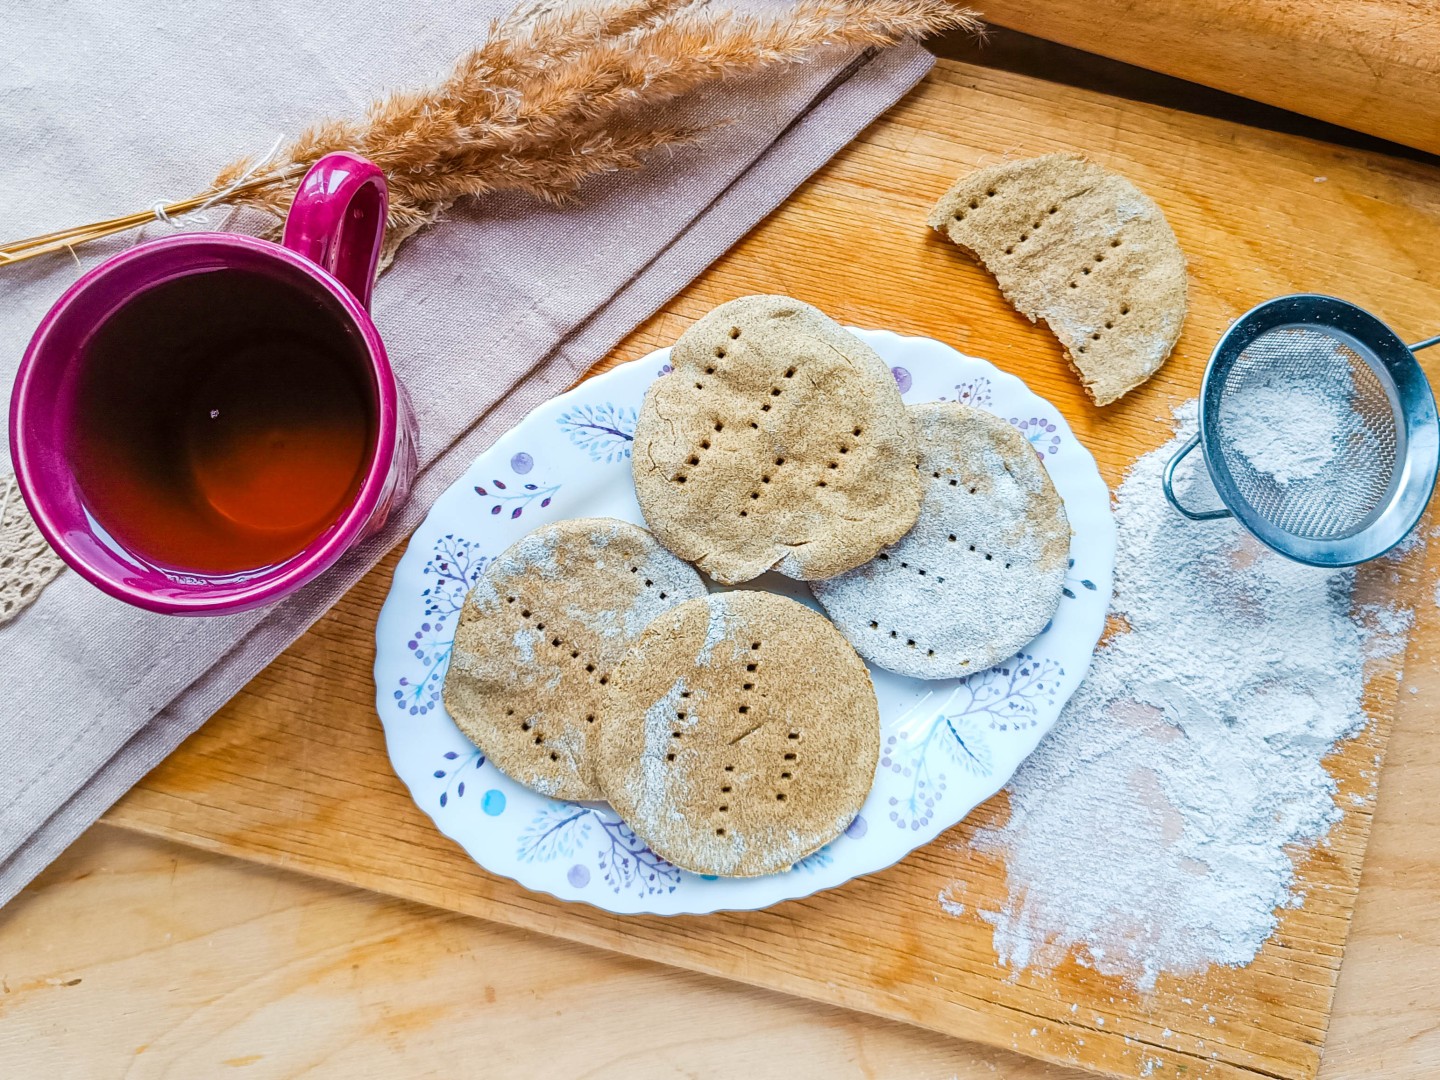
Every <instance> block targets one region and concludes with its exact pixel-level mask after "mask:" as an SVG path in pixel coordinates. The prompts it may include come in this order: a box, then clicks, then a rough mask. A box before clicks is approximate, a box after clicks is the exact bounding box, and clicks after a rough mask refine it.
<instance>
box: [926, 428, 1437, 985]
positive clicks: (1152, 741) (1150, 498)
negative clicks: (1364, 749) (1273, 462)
mask: <svg viewBox="0 0 1440 1080" xmlns="http://www.w3.org/2000/svg"><path fill="white" fill-rule="evenodd" d="M1177 418H1178V419H1179V421H1180V428H1181V431H1180V434H1179V435H1178V436H1177V438H1176V440H1175V441H1174V442H1172V443H1171V444H1170V445H1169V446H1166V447H1162V448H1161V449H1160V450H1157V451H1155V452H1154V453H1152V454H1148V455H1146V456H1145V457H1143V458H1141V459H1140V460H1139V461H1138V462H1137V463H1136V465H1135V467H1134V469H1133V470H1132V471H1131V473H1130V475H1129V476H1128V477H1127V478H1126V480H1125V483H1124V484H1123V486H1122V487H1121V489H1120V491H1119V494H1118V498H1117V504H1116V511H1115V517H1116V524H1117V526H1118V530H1119V550H1118V553H1117V558H1116V574H1115V596H1114V600H1113V604H1112V612H1113V614H1114V615H1115V616H1117V617H1118V618H1119V619H1120V620H1123V623H1124V624H1128V632H1127V631H1126V630H1125V629H1124V628H1123V626H1122V628H1121V629H1120V630H1119V631H1118V632H1117V633H1116V634H1115V635H1114V636H1113V638H1112V639H1111V640H1110V641H1109V642H1108V643H1107V644H1106V645H1105V646H1103V647H1102V648H1101V649H1100V650H1099V651H1098V652H1097V653H1096V656H1095V659H1094V662H1093V664H1092V666H1091V669H1090V672H1089V674H1088V675H1087V677H1086V679H1085V682H1084V683H1083V684H1082V685H1081V687H1080V689H1079V690H1078V691H1077V692H1076V694H1075V696H1074V698H1073V699H1072V700H1071V702H1070V704H1069V705H1068V706H1067V707H1066V709H1065V711H1064V713H1063V714H1062V715H1061V717H1060V719H1059V720H1058V722H1057V723H1056V725H1055V728H1054V730H1052V731H1051V732H1050V734H1049V735H1047V736H1046V738H1045V739H1044V741H1043V742H1042V743H1041V744H1040V746H1039V748H1038V749H1037V750H1036V752H1035V753H1034V754H1033V755H1032V756H1031V757H1030V758H1029V759H1028V760H1027V761H1026V762H1025V763H1024V764H1023V765H1022V766H1021V767H1020V769H1019V771H1018V772H1016V774H1015V776H1014V778H1013V779H1012V781H1011V783H1010V787H1009V790H1010V807H1011V815H1010V820H1009V821H1008V822H1007V823H1006V824H1005V825H1002V826H997V827H993V828H988V829H984V830H981V831H980V832H979V833H978V834H977V836H976V837H975V840H974V841H973V842H974V844H975V846H976V847H977V849H979V850H981V851H985V852H990V853H1000V854H1003V857H1004V859H1005V861H1006V864H1007V867H1008V881H1009V898H1008V901H1007V902H1006V903H1005V905H1004V906H1003V907H1002V908H1001V909H1000V910H998V911H993V910H984V909H982V910H981V912H980V914H981V915H982V916H983V917H984V918H985V919H986V920H987V921H989V922H990V923H991V924H992V925H993V927H994V945H995V949H996V952H997V953H998V955H999V957H1000V959H1001V961H1002V962H1003V963H1005V964H1006V965H1007V966H1009V967H1011V968H1012V969H1016V970H1018V969H1020V968H1027V967H1028V968H1037V969H1041V970H1047V969H1050V968H1052V967H1054V966H1055V965H1057V964H1058V963H1059V962H1060V961H1061V960H1062V959H1063V958H1065V957H1066V956H1068V955H1072V954H1073V955H1074V956H1076V957H1077V958H1078V959H1079V961H1080V962H1081V963H1083V964H1086V965H1089V966H1091V967H1092V968H1094V969H1095V970H1097V971H1099V972H1101V973H1102V974H1106V975H1115V976H1119V977H1122V978H1124V979H1126V980H1127V981H1129V982H1131V983H1133V984H1134V985H1136V986H1138V987H1139V988H1141V989H1148V988H1151V987H1153V985H1154V983H1155V979H1156V977H1157V976H1158V975H1159V974H1160V973H1161V972H1169V973H1175V974H1187V973H1194V972H1199V971H1203V970H1204V969H1205V968H1207V967H1209V966H1210V965H1212V964H1230V965H1242V964H1245V963H1248V962H1249V961H1250V960H1252V959H1253V958H1254V957H1255V955H1256V953H1257V952H1258V951H1259V949H1260V947H1261V945H1263V944H1264V942H1265V939H1266V938H1268V937H1269V936H1270V934H1271V933H1272V931H1273V930H1274V929H1275V926H1276V916H1275V911H1276V909H1277V908H1283V907H1286V906H1291V905H1294V904H1297V903H1299V902H1300V901H1299V898H1298V897H1296V896H1294V895H1293V893H1292V884H1293V879H1294V872H1293V866H1292V863H1291V855H1290V851H1291V846H1292V845H1296V844H1303V843H1307V842H1314V841H1316V840H1318V839H1320V838H1321V837H1323V836H1324V835H1325V833H1326V832H1327V830H1328V829H1329V828H1330V826H1331V825H1332V824H1333V823H1334V822H1335V821H1336V820H1338V819H1339V817H1340V811H1339V809H1338V808H1337V806H1336V801H1335V797H1336V786H1335V783H1334V781H1333V779H1332V778H1331V777H1330V775H1329V773H1327V772H1326V770H1325V769H1324V767H1323V765H1322V761H1323V759H1324V757H1325V756H1326V754H1327V753H1329V751H1330V750H1331V749H1332V748H1333V747H1334V745H1335V743H1336V742H1337V741H1338V740H1341V739H1344V738H1346V737H1348V736H1351V735H1354V734H1355V733H1356V732H1357V731H1358V730H1359V729H1360V728H1361V727H1362V725H1363V724H1364V722H1365V717H1364V713H1363V712H1362V710H1361V701H1362V695H1363V691H1364V677H1365V664H1366V659H1367V656H1369V657H1373V656H1375V655H1383V654H1384V653H1385V651H1386V650H1392V651H1393V650H1394V649H1395V648H1397V647H1401V645H1403V636H1404V633H1405V631H1406V629H1408V626H1409V619H1408V617H1407V614H1405V613H1399V612H1394V611H1390V610H1382V609H1375V610H1368V609H1367V610H1365V611H1363V612H1362V613H1361V615H1360V618H1358V619H1355V618H1352V617H1351V600H1350V594H1351V584H1352V581H1353V571H1342V572H1338V573H1337V572H1327V571H1324V570H1317V569H1313V568H1311V567H1306V566H1302V565H1300V564H1298V563H1294V562H1290V561H1288V560H1286V559H1283V558H1281V557H1280V556H1278V555H1275V554H1274V553H1272V552H1270V551H1269V550H1268V549H1266V548H1264V547H1262V546H1261V545H1259V544H1258V543H1256V542H1255V541H1253V540H1251V539H1250V538H1249V537H1247V536H1246V535H1245V534H1244V533H1243V532H1242V531H1241V530H1239V529H1237V528H1236V526H1235V524H1234V523H1233V522H1230V521H1221V522H1204V523H1201V522H1190V521H1187V520H1186V519H1184V518H1182V517H1181V516H1180V515H1179V514H1177V513H1175V512H1174V511H1173V510H1172V509H1171V508H1170V507H1169V506H1168V504H1167V503H1166V501H1165V498H1164V495H1163V494H1162V492H1161V486H1160V474H1161V472H1162V470H1163V469H1164V467H1165V463H1166V462H1167V460H1168V459H1169V457H1170V455H1171V454H1172V453H1173V452H1174V450H1175V449H1176V448H1177V447H1178V446H1179V445H1180V443H1181V441H1182V440H1183V439H1185V438H1186V437H1188V435H1189V434H1190V433H1192V432H1193V431H1194V430H1195V408H1194V403H1193V402H1192V403H1191V404H1190V405H1187V406H1185V407H1183V408H1182V409H1181V410H1179V411H1178V412H1177ZM1180 485H1181V488H1182V491H1183V489H1184V488H1185V487H1186V486H1187V485H1188V486H1189V487H1190V488H1191V490H1189V491H1188V492H1184V495H1185V497H1186V498H1187V501H1191V502H1194V503H1196V504H1203V502H1204V500H1205V499H1206V498H1210V499H1213V498H1214V494H1213V490H1211V491H1206V490H1205V489H1206V488H1208V487H1209V481H1208V478H1206V477H1204V476H1203V474H1198V473H1196V472H1193V471H1192V472H1189V473H1188V474H1187V475H1186V476H1185V477H1184V478H1182V479H1181V480H1180ZM1397 640H1398V641H1399V642H1400V643H1401V645H1397ZM963 892H964V886H963V883H961V882H956V883H955V885H954V886H952V887H951V889H948V890H946V893H947V894H949V895H958V894H963ZM942 895H945V894H942Z"/></svg>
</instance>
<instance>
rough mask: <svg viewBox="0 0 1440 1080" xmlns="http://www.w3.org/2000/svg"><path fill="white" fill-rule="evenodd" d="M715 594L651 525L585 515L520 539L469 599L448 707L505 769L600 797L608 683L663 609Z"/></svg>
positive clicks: (544, 786)
mask: <svg viewBox="0 0 1440 1080" xmlns="http://www.w3.org/2000/svg"><path fill="white" fill-rule="evenodd" d="M704 595H705V585H704V583H703V582H702V581H701V580H700V575H699V574H697V573H696V572H695V571H694V569H692V568H691V567H689V566H687V565H685V564H684V563H683V562H681V561H680V560H679V559H677V558H675V556H674V555H671V554H670V553H669V552H668V551H666V550H665V549H664V548H663V547H661V546H660V545H659V544H657V543H656V542H655V538H654V537H653V536H651V535H650V534H649V533H647V532H646V531H645V530H644V529H642V528H640V527H638V526H636V525H631V524H629V523H628V522H624V521H616V520H614V519H612V518H577V519H574V520H571V521H562V522H559V523H558V524H555V525H546V526H543V527H541V528H539V529H536V530H535V531H534V532H532V533H530V534H529V535H528V536H524V537H521V538H520V539H519V540H517V541H516V542H515V543H514V544H512V545H511V546H510V547H509V548H507V549H506V550H505V551H504V552H502V553H501V554H500V555H499V556H498V557H497V558H496V559H495V560H494V561H493V562H491V563H490V565H489V566H487V567H486V568H485V573H484V575H483V576H482V577H481V578H480V580H479V581H478V582H477V583H476V585H475V587H474V588H473V589H472V590H470V595H469V596H467V597H466V598H465V606H464V609H463V610H462V611H461V614H460V622H459V625H458V626H456V628H455V647H454V650H453V652H452V653H451V656H450V670H449V672H447V674H446V676H445V708H446V710H447V711H448V712H449V713H450V715H451V717H453V718H454V720H455V723H456V724H458V725H459V727H460V730H461V731H463V732H464V733H465V735H466V736H467V737H468V738H469V739H470V740H471V741H472V742H474V743H475V745H476V746H478V747H479V748H480V749H481V750H483V751H484V752H485V755H486V756H487V757H488V758H489V759H490V760H491V761H493V762H494V763H495V765H496V767H497V768H499V769H500V771H501V772H503V773H505V774H506V775H507V776H509V777H510V778H511V779H512V780H515V781H517V782H519V783H521V784H524V785H525V786H526V787H528V788H531V789H532V790H534V791H538V792H540V794H542V795H549V796H552V797H554V798H558V799H598V798H600V789H599V788H598V787H597V786H596V783H595V774H594V767H593V764H592V754H591V743H592V740H593V736H594V731H595V728H596V727H598V724H597V720H598V718H599V717H600V714H601V701H602V700H603V698H604V697H605V691H606V685H607V684H608V683H609V682H610V679H611V676H612V674H613V672H614V670H615V667H616V665H617V664H619V663H620V661H621V660H622V659H623V658H624V656H625V654H626V653H627V652H628V651H629V649H630V646H631V645H632V644H633V643H634V642H635V641H636V640H637V639H638V638H639V637H640V634H641V632H642V631H643V630H644V629H645V627H646V626H647V625H648V624H649V623H650V620H652V619H653V618H655V617H656V616H657V615H660V614H661V613H663V612H665V611H667V610H669V609H671V608H673V607H675V605H676V604H679V603H682V602H683V601H686V600H692V599H695V598H696V597H702V596H704Z"/></svg>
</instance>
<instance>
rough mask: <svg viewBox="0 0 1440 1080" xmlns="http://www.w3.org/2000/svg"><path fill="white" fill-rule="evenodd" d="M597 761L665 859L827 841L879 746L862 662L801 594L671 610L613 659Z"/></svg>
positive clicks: (761, 856) (728, 869)
mask: <svg viewBox="0 0 1440 1080" xmlns="http://www.w3.org/2000/svg"><path fill="white" fill-rule="evenodd" d="M610 690H611V694H610V698H609V700H608V702H607V704H606V712H605V718H604V721H603V723H602V724H601V727H600V735H599V739H598V743H599V752H598V754H597V755H596V774H597V776H598V777H599V779H600V786H601V788H602V789H603V790H604V792H605V797H606V798H607V799H609V800H610V804H611V805H612V806H614V808H615V810H616V811H617V812H618V813H619V814H620V816H621V817H622V818H624V819H625V821H626V822H628V823H629V825H630V827H631V828H632V829H634V830H635V834H636V835H637V836H639V837H640V838H641V839H642V840H644V841H645V843H647V844H649V845H650V847H651V849H652V850H653V851H655V852H656V853H657V854H658V855H660V856H661V857H663V858H665V859H668V860H669V861H670V862H672V863H674V864H675V865H676V866H680V867H683V868H684V869H686V870H692V871H694V872H695V873H699V874H723V875H725V876H728V877H755V876H758V875H760V874H772V873H776V872H778V871H780V870H785V869H787V868H788V867H790V866H791V865H793V864H794V863H795V861H796V860H798V859H802V858H804V857H805V856H806V855H809V854H810V853H811V852H813V851H816V850H818V849H819V848H821V847H823V846H824V845H826V844H828V843H829V842H830V841H831V840H833V839H835V837H837V836H839V835H840V833H841V832H842V831H843V830H844V829H845V827H846V826H847V825H849V824H850V822H851V821H853V820H854V818H855V815H856V814H857V813H858V812H859V810H860V806H861V804H862V803H863V802H864V801H865V796H866V795H868V794H869V792H870V785H871V784H872V783H873V782H874V779H875V766H876V761H877V759H878V757H879V753H880V710H879V706H878V705H877V704H876V701H875V690H874V687H872V686H871V684H870V674H869V672H868V671H866V669H865V665H864V663H862V662H861V660H860V658H859V657H858V656H856V655H855V650H854V649H852V648H851V647H850V646H849V645H848V644H847V643H846V642H845V639H844V638H842V637H841V636H840V634H839V633H838V632H836V630H835V628H834V627H833V626H831V625H830V624H829V623H828V622H827V621H826V620H825V619H824V618H823V617H822V616H820V615H817V614H816V613H815V612H813V611H811V610H810V609H809V608H807V607H805V606H804V605H802V604H798V603H796V602H795V601H794V600H789V599H786V598H785V597H781V596H775V595H773V594H771V593H761V592H733V593H724V594H717V595H713V596H709V597H707V598H706V599H704V600H691V601H689V602H688V603H684V604H681V605H680V606H679V607H677V608H675V609H674V610H672V611H669V612H666V613H665V614H664V615H662V616H660V618H658V619H656V620H655V622H653V623H652V624H651V625H650V627H649V629H647V630H646V631H645V635H644V637H642V638H641V640H640V642H639V644H638V645H637V646H636V647H635V648H634V650H633V651H632V652H631V653H630V655H629V657H627V658H626V660H625V662H624V663H622V664H621V665H620V667H619V668H618V669H617V670H616V672H615V677H614V679H613V680H612V682H611V685H610Z"/></svg>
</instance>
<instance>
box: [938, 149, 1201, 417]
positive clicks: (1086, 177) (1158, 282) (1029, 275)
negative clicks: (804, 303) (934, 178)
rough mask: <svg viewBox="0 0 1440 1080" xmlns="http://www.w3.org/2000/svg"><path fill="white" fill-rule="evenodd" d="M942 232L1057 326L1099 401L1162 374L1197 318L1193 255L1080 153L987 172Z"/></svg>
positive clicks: (1126, 185) (946, 214)
mask: <svg viewBox="0 0 1440 1080" xmlns="http://www.w3.org/2000/svg"><path fill="white" fill-rule="evenodd" d="M930 225H931V227H932V228H935V229H938V230H940V231H942V232H943V233H945V235H946V236H948V237H949V238H950V239H951V240H953V241H954V242H955V243H956V244H958V245H959V246H960V247H962V248H964V249H965V250H966V251H968V252H970V253H971V254H972V255H974V256H975V258H977V259H979V260H980V262H981V263H983V264H984V266H985V268H986V269H987V270H989V271H990V273H992V274H994V275H995V281H996V283H997V284H998V285H999V286H1000V291H1001V292H1002V293H1003V294H1004V295H1005V299H1006V300H1008V301H1010V303H1012V304H1013V305H1015V308H1016V310H1018V311H1019V312H1020V313H1021V314H1022V315H1024V316H1025V317H1026V318H1028V319H1029V320H1030V321H1031V322H1034V321H1035V320H1037V319H1043V320H1045V323H1046V324H1047V325H1048V326H1049V327H1050V330H1051V331H1052V332H1053V333H1054V334H1055V336H1056V337H1057V338H1059V339H1060V344H1061V345H1063V346H1064V347H1065V357H1066V359H1067V360H1069V361H1070V366H1071V367H1073V368H1074V369H1075V371H1076V372H1077V373H1078V374H1079V376H1080V382H1081V383H1082V384H1083V385H1084V387H1085V390H1086V391H1087V392H1088V393H1089V394H1090V397H1091V398H1092V399H1094V401H1095V404H1097V405H1108V404H1110V403H1111V402H1112V401H1114V400H1115V399H1117V398H1118V397H1120V396H1121V395H1122V394H1124V393H1125V392H1126V391H1127V390H1132V389H1134V388H1135V387H1136V386H1139V385H1140V384H1141V383H1143V382H1144V381H1145V380H1146V379H1148V378H1150V376H1151V375H1153V374H1155V372H1156V371H1157V370H1159V368H1160V365H1161V364H1163V363H1164V362H1165V358H1166V357H1167V356H1169V355H1170V350H1171V349H1172V348H1173V347H1174V345H1175V339H1176V338H1178V337H1179V336H1180V327H1181V325H1182V324H1183V323H1184V322H1185V305H1186V282H1185V253H1184V252H1183V251H1181V250H1180V244H1179V243H1178V242H1177V241H1176V239H1175V233H1174V232H1173V231H1172V230H1171V228H1170V223H1169V222H1168V221H1166V220H1165V215H1164V214H1163V213H1162V212H1161V210H1160V207H1158V206H1157V205H1156V204H1155V201H1154V200H1153V199H1151V198H1150V196H1148V195H1146V194H1145V193H1144V192H1143V191H1141V190H1140V189H1139V188H1138V187H1136V186H1135V185H1134V184H1132V183H1131V182H1130V181H1129V180H1127V179H1125V177H1123V176H1119V175H1117V174H1116V173H1113V172H1110V171H1109V170H1107V169H1102V168H1101V167H1100V166H1099V165H1096V164H1094V163H1092V162H1089V161H1086V160H1084V159H1083V158H1081V157H1078V156H1076V155H1073V154H1047V155H1046V156H1044V157H1038V158H1028V159H1026V160H1024V161H1009V162H1006V163H1004V164H1003V165H992V166H990V167H989V168H986V169H980V170H978V171H976V172H973V173H971V174H970V175H969V176H966V177H964V178H963V179H961V180H959V181H957V182H956V183H955V186H954V187H952V188H951V189H950V190H949V191H947V192H946V193H945V194H944V195H942V196H941V197H940V201H939V202H937V203H936V204H935V208H934V209H933V210H931V212H930Z"/></svg>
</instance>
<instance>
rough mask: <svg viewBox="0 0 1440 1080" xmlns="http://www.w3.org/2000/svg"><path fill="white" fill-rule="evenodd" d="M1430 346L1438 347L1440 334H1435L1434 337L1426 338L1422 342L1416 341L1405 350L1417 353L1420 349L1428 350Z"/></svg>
mask: <svg viewBox="0 0 1440 1080" xmlns="http://www.w3.org/2000/svg"><path fill="white" fill-rule="evenodd" d="M1432 345H1440V334H1436V335H1435V336H1434V337H1431V338H1426V339H1425V340H1424V341H1417V342H1416V343H1415V344H1414V345H1409V346H1407V348H1408V349H1409V350H1410V351H1411V352H1419V351H1420V350H1421V349H1428V348H1430V346H1432Z"/></svg>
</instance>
